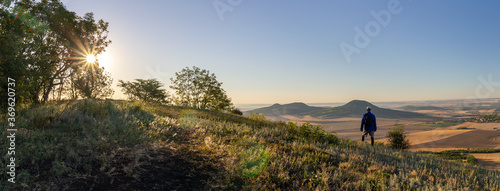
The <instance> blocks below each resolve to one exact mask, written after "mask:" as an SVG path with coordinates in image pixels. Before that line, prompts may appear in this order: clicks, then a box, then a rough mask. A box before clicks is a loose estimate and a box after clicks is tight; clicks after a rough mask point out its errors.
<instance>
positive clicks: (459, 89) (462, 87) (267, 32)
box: [63, 0, 500, 104]
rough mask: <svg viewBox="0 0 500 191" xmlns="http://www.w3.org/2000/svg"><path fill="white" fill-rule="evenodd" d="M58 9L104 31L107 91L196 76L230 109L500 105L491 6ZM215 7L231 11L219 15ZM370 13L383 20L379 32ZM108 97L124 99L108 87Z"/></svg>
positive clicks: (121, 3)
mask: <svg viewBox="0 0 500 191" xmlns="http://www.w3.org/2000/svg"><path fill="white" fill-rule="evenodd" d="M63 2H64V4H65V5H66V6H67V8H68V9H69V10H71V11H74V12H76V13H78V14H79V15H83V14H84V13H86V12H93V13H94V14H95V17H96V18H97V19H103V20H105V21H107V22H109V23H110V26H109V38H110V39H111V40H112V41H113V42H112V44H111V45H110V46H109V47H108V49H107V54H106V57H107V60H106V61H105V62H106V63H104V65H105V67H106V69H107V70H108V71H110V72H111V73H112V76H113V78H114V79H115V82H116V81H118V80H133V79H136V78H151V77H156V78H158V79H159V80H160V81H162V82H163V83H165V84H166V85H167V86H168V85H170V78H171V77H173V76H174V73H175V72H177V71H180V70H181V69H182V68H184V67H191V66H198V67H200V68H203V69H208V70H210V71H211V72H212V73H215V74H216V75H217V78H218V80H219V81H222V82H223V83H224V84H223V88H224V89H225V90H226V91H227V93H228V95H229V97H231V98H232V100H233V103H235V104H252V103H253V104H256V103H289V102H296V101H300V102H307V103H312V102H314V103H319V102H347V101H350V100H352V99H363V100H367V101H373V102H381V101H407V100H435V99H464V98H475V97H482V98H485V97H500V85H499V83H500V73H499V72H498V71H500V63H499V61H500V36H499V34H500V22H499V18H500V12H499V11H498V8H500V2H499V1H480V2H477V1H451V0H448V1H430V0H411V1H410V0H402V1H392V2H391V1H345V0H343V1H327V0H319V1H314V2H312V1H298V0H294V1H292V0H288V1H285V0H281V1H264V0H253V1H250V0H240V1H237V0H232V1H227V0H217V1H180V0H177V1H170V0H169V1H159V0H155V1H152V0H151V1H132V0H105V1H101V0H85V1H83V0H66V1H63ZM214 2H219V3H218V4H217V5H219V7H223V8H226V9H231V11H225V12H221V11H219V14H218V11H217V9H216V8H215V7H214ZM231 3H233V4H231ZM391 3H392V4H391ZM398 3H399V4H398ZM392 7H395V8H397V9H398V10H399V12H398V13H397V14H396V13H391V12H390V10H391V8H392ZM371 11H374V12H375V13H381V11H382V12H384V11H385V12H388V11H389V13H390V14H391V19H390V21H389V22H388V24H387V25H386V26H382V25H381V23H380V22H378V21H377V19H376V18H374V16H373V15H372V14H371ZM219 15H222V17H223V20H221V17H219ZM381 18H383V19H385V20H386V21H387V17H381ZM374 23H375V24H378V26H379V28H378V29H379V30H378V31H376V30H377V28H375V27H376V26H371V28H370V27H369V28H368V30H371V33H370V34H372V35H373V36H368V38H369V39H370V43H369V44H368V45H366V46H364V47H362V48H359V47H358V48H359V50H360V52H359V53H353V54H352V55H351V56H350V58H351V61H350V62H348V60H346V57H345V55H344V53H343V52H342V49H341V46H340V45H341V44H342V43H346V44H350V45H352V46H355V42H354V41H355V38H356V36H357V35H358V34H357V33H356V32H355V30H354V28H355V27H358V28H359V29H360V30H361V31H362V32H364V33H365V35H366V34H368V33H369V32H370V31H368V33H367V31H366V28H365V27H366V26H367V25H370V24H372V25H373V24H374ZM355 47H356V46H355ZM103 62H104V61H103ZM490 74H491V80H489V79H488V77H489V75H490ZM481 79H483V80H481ZM484 79H486V81H488V80H489V81H490V82H491V83H488V84H489V85H488V84H486V85H485V83H484ZM496 82H499V83H496ZM492 84H493V85H492ZM115 87H116V86H115ZM170 92H171V91H170ZM171 93H172V92H171ZM115 98H124V97H123V95H122V94H121V92H120V89H118V88H116V93H115Z"/></svg>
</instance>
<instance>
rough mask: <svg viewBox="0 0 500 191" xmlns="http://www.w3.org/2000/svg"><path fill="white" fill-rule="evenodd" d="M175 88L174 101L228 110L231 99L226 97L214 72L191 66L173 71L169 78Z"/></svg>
mask: <svg viewBox="0 0 500 191" xmlns="http://www.w3.org/2000/svg"><path fill="white" fill-rule="evenodd" d="M170 80H171V81H172V84H173V85H172V86H170V88H172V89H174V90H175V93H176V97H175V103H176V104H178V105H182V106H189V107H194V108H200V109H210V110H227V111H228V110H230V109H231V105H232V103H231V99H230V98H228V97H227V95H226V91H224V89H222V87H221V86H222V82H218V81H217V79H216V76H215V74H211V73H210V71H208V70H205V69H203V70H202V69H200V68H198V67H196V66H193V68H192V69H190V68H188V67H186V68H184V69H182V70H181V71H180V72H176V73H175V79H174V78H171V79H170Z"/></svg>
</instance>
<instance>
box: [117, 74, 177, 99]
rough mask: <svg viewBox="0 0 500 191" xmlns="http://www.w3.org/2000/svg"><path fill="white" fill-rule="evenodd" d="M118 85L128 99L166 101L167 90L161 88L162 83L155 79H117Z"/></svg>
mask: <svg viewBox="0 0 500 191" xmlns="http://www.w3.org/2000/svg"><path fill="white" fill-rule="evenodd" d="M118 87H121V88H122V91H123V93H125V94H126V95H127V96H128V99H129V100H139V101H144V102H153V103H168V102H169V101H168V100H167V98H168V92H167V90H165V89H161V87H163V84H162V83H161V82H159V81H158V80H156V79H148V80H144V79H135V82H128V81H126V82H125V81H123V80H119V81H118Z"/></svg>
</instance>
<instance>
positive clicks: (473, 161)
mask: <svg viewBox="0 0 500 191" xmlns="http://www.w3.org/2000/svg"><path fill="white" fill-rule="evenodd" d="M466 160H467V163H469V164H477V158H476V157H474V156H473V155H469V156H468V157H467V159H466Z"/></svg>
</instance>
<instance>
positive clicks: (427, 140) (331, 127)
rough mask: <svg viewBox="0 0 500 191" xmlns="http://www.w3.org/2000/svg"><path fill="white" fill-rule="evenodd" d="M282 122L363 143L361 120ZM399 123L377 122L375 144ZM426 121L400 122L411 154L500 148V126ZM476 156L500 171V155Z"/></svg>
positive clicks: (293, 118)
mask: <svg viewBox="0 0 500 191" xmlns="http://www.w3.org/2000/svg"><path fill="white" fill-rule="evenodd" d="M281 119H282V120H283V119H286V120H288V121H292V122H297V123H299V124H301V123H304V122H309V123H311V124H314V125H321V126H322V127H324V129H325V131H326V132H335V133H336V134H337V136H339V137H341V138H348V139H352V140H354V141H360V140H361V132H360V131H359V128H360V123H361V121H360V119H358V118H337V119H317V118H314V117H310V116H305V117H300V118H299V117H295V116H290V115H287V116H281ZM396 121H398V120H396V119H384V118H380V119H377V126H378V130H377V132H376V133H375V141H376V142H382V143H384V144H387V143H388V139H387V138H386V134H387V131H388V130H389V129H390V128H392V127H393V126H394V124H395V123H396ZM426 122H427V121H426V120H423V119H420V120H414V119H411V120H401V121H398V123H399V124H404V125H405V132H406V133H407V135H408V138H409V140H410V143H411V148H410V149H409V150H410V151H412V152H416V151H432V152H440V151H445V150H458V149H483V148H500V123H473V122H466V123H462V124H458V125H452V126H449V127H439V124H437V125H434V124H430V125H429V124H426ZM445 126H446V124H445ZM473 155H474V156H475V157H476V158H477V159H478V160H479V163H478V164H479V165H480V166H483V167H485V168H488V169H493V170H500V154H499V153H475V154H473Z"/></svg>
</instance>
